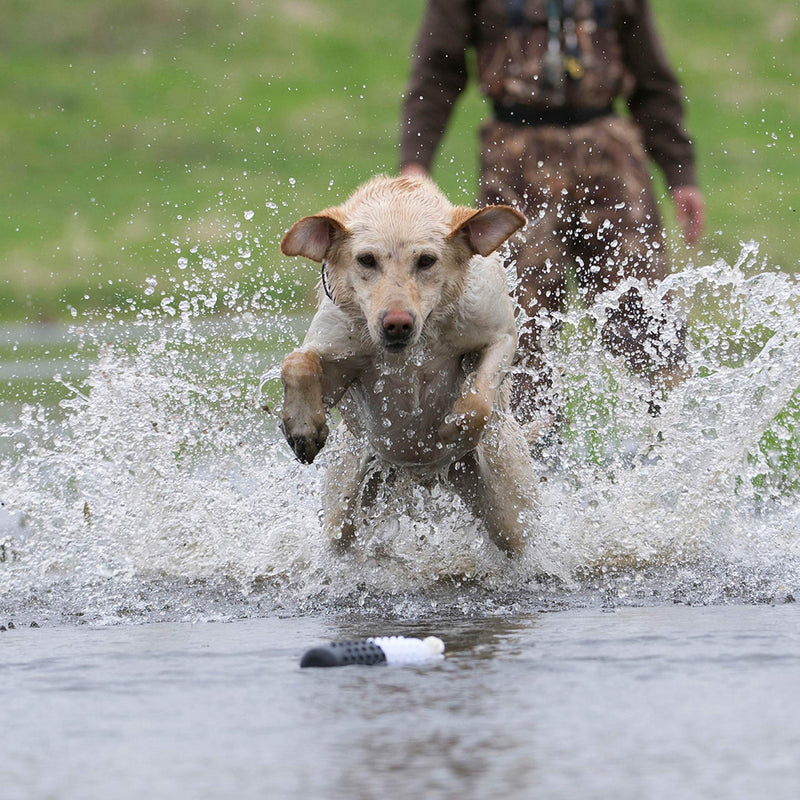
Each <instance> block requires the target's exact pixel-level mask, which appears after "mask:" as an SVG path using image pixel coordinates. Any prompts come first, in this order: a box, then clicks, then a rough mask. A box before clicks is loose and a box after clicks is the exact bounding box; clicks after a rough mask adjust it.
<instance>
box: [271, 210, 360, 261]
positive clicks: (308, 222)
mask: <svg viewBox="0 0 800 800" xmlns="http://www.w3.org/2000/svg"><path fill="white" fill-rule="evenodd" d="M346 232H347V229H346V228H345V226H344V218H343V216H342V214H341V212H340V211H339V209H337V208H329V209H326V210H325V211H322V212H320V213H319V214H314V216H312V217H303V219H301V220H300V221H299V222H295V224H294V225H292V227H291V228H289V230H288V231H286V234H285V235H284V237H283V239H281V252H282V253H283V254H284V255H285V256H303V257H304V258H310V259H311V260H312V261H322V260H323V259H324V258H325V254H326V253H327V252H328V249H329V248H330V246H331V244H332V243H333V241H334V239H335V238H336V237H337V236H341V235H342V234H344V233H346Z"/></svg>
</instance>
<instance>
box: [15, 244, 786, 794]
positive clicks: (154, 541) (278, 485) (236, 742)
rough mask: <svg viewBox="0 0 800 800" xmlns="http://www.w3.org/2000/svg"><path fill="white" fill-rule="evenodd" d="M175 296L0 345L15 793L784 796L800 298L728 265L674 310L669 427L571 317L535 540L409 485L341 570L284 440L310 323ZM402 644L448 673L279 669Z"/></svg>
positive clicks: (746, 254) (697, 279) (684, 284)
mask: <svg viewBox="0 0 800 800" xmlns="http://www.w3.org/2000/svg"><path fill="white" fill-rule="evenodd" d="M177 269H178V270H179V271H180V277H181V280H182V281H183V280H184V279H185V278H186V276H187V267H186V265H179V267H178V268H177ZM190 278H191V279H190V280H185V281H184V282H183V284H182V285H183V286H184V287H186V288H185V289H184V291H185V294H184V295H181V294H180V292H179V291H175V292H174V296H173V297H172V299H171V300H170V303H169V304H168V308H167V309H165V308H164V306H163V303H162V304H161V306H160V308H161V311H158V310H156V311H151V312H148V313H144V312H141V313H140V314H139V316H138V318H137V319H136V320H134V321H131V320H119V319H113V318H109V319H107V320H104V321H101V322H94V323H89V322H88V321H86V322H84V321H80V320H77V321H76V324H75V325H74V326H71V328H70V329H69V330H68V331H67V332H65V333H63V334H62V333H59V334H58V335H57V336H56V337H50V339H51V341H49V342H48V341H46V340H44V341H34V340H33V339H32V338H31V337H30V335H29V334H28V333H27V331H26V330H25V329H15V330H12V331H9V332H8V341H9V342H10V343H11V344H10V345H9V347H8V348H6V349H5V350H3V351H2V359H0V377H2V378H3V380H4V386H5V388H4V392H5V394H4V395H3V396H4V398H6V400H4V403H3V406H2V412H0V436H1V437H2V438H1V439H0V487H1V488H0V501H2V503H3V507H2V511H1V512H0V624H2V625H5V626H6V627H8V622H11V621H13V623H14V624H15V628H14V629H13V630H6V631H4V632H3V631H0V671H2V685H3V687H4V691H3V699H2V703H0V715H2V719H3V721H4V722H5V724H2V725H0V752H3V754H4V758H3V760H2V766H0V785H2V786H3V787H4V793H3V797H5V796H9V797H22V798H29V797H30V798H33V797H58V798H60V797H64V798H67V797H72V796H80V797H110V796H113V797H127V796H131V797H133V796H142V795H147V796H149V797H166V796H176V795H177V796H187V797H188V796H191V797H239V798H247V797H256V796H259V797H260V796H263V795H264V794H265V793H266V794H267V795H268V796H275V797H282V798H283V797H286V798H293V797H300V796H304V797H305V796H331V797H373V796H377V795H378V794H379V793H380V794H382V795H384V796H389V797H405V796H413V795H415V794H420V795H423V796H426V797H471V796H472V797H484V796H487V795H488V794H489V793H490V792H491V793H493V794H498V795H499V796H506V797H531V796H533V797H547V798H553V797H568V796H569V797H575V796H580V797H607V796H610V795H614V796H619V797H633V796H637V797H638V796H644V797H660V796H671V797H672V796H678V797H708V796H725V797H751V796H753V795H754V794H764V793H766V792H767V791H769V793H770V796H772V797H790V796H791V797H794V796H796V795H797V790H798V783H797V782H798V775H800V770H797V769H796V768H795V767H794V764H795V762H796V758H795V754H796V749H797V744H798V738H800V716H799V715H798V710H800V709H798V707H797V706H798V700H797V697H798V695H797V692H796V686H797V678H798V668H799V667H800V659H799V656H800V647H799V646H798V613H797V611H796V608H797V605H796V604H795V603H794V600H795V598H796V597H797V596H798V592H799V591H800V518H799V517H798V515H799V513H800V504H798V497H800V469H799V467H800V458H799V457H798V453H800V428H798V420H800V397H799V396H798V377H797V376H798V375H800V319H799V317H800V304H799V301H800V282H799V281H798V280H796V279H795V278H794V277H793V276H791V275H787V274H784V273H780V272H777V271H775V270H773V269H770V268H769V267H768V265H764V264H759V262H758V257H757V250H756V248H755V247H754V246H746V247H744V248H743V251H742V256H741V258H740V260H739V262H738V263H736V264H733V265H729V264H726V263H725V262H723V261H715V262H713V263H709V264H704V265H688V266H687V267H686V268H685V269H684V270H683V271H681V272H680V273H678V274H676V275H675V276H673V277H672V278H671V279H670V281H669V282H668V283H667V284H665V285H664V286H663V287H661V290H660V291H667V290H669V291H671V292H673V293H674V296H675V302H676V308H677V310H678V311H680V313H682V314H683V315H684V316H685V317H686V318H687V319H688V321H689V331H690V337H689V339H690V340H689V344H690V350H691V363H692V369H693V375H692V377H691V378H690V379H689V380H687V381H686V382H685V383H684V384H682V385H681V386H680V387H679V388H678V389H676V390H674V391H673V392H672V394H671V395H670V397H669V399H668V402H667V403H666V404H665V405H664V408H663V412H662V414H661V415H660V416H659V417H657V418H654V417H651V416H650V415H648V414H647V412H646V407H647V391H646V387H644V386H643V384H642V382H641V381H640V380H638V379H637V378H635V377H633V376H630V375H629V374H627V373H626V372H625V370H624V368H623V367H622V366H621V365H620V364H619V363H616V362H615V361H614V360H613V359H612V358H611V357H609V356H608V354H606V353H604V352H602V351H601V350H600V349H598V346H597V337H596V335H595V334H594V321H595V320H596V319H600V318H602V315H603V313H604V311H603V308H602V307H600V306H599V307H596V308H590V309H575V310H573V311H571V312H570V313H569V314H567V315H566V316H565V317H564V319H563V320H562V322H563V325H562V327H561V330H560V332H559V334H558V336H556V337H555V338H554V340H553V342H552V350H551V352H550V358H551V360H552V362H553V365H554V367H555V375H556V380H555V383H556V389H557V391H558V392H559V394H560V396H561V397H563V398H565V401H566V403H567V407H568V410H569V417H570V419H569V423H568V426H567V428H566V430H565V433H564V437H563V441H562V442H561V443H560V444H559V445H557V446H553V447H552V448H551V450H550V451H549V452H547V453H546V454H545V459H544V461H543V463H542V465H541V468H540V469H541V484H540V487H541V505H542V528H543V529H544V530H545V531H547V537H546V538H545V539H544V540H542V541H540V542H538V543H537V546H536V547H535V548H531V550H530V551H529V552H528V553H526V554H525V555H524V556H523V557H522V558H521V559H519V560H516V561H510V560H508V559H507V558H505V556H503V555H502V554H501V553H499V551H497V549H496V548H495V547H493V545H492V544H491V542H490V541H489V540H488V539H487V537H486V536H485V534H484V532H483V531H482V529H481V526H480V525H479V524H478V522H477V521H476V520H475V519H474V518H473V517H471V515H470V514H469V512H468V511H467V509H466V508H465V507H463V506H462V505H461V504H460V503H459V502H458V501H457V500H456V499H455V498H454V497H453V496H452V495H451V494H450V493H449V491H448V490H447V488H446V487H445V486H442V485H434V486H432V487H429V488H426V489H424V490H423V489H420V488H419V487H415V486H413V485H412V484H410V483H407V482H404V481H403V480H400V481H398V482H397V483H396V484H395V485H394V486H393V487H392V489H391V492H390V493H389V492H387V493H384V495H383V496H382V497H381V498H380V502H379V503H378V506H377V508H376V510H375V511H374V512H373V513H372V514H371V516H370V517H369V518H368V519H367V520H366V521H365V524H364V526H363V529H362V530H361V532H360V534H359V542H358V545H357V547H356V548H354V550H353V551H352V552H350V553H349V554H347V555H344V556H341V555H335V554H334V553H332V552H331V550H330V548H329V547H328V544H327V542H326V541H325V539H324V536H323V534H322V530H321V526H320V520H319V508H320V500H319V490H320V489H319V487H320V478H321V475H322V470H324V468H325V459H324V458H322V459H321V460H320V463H319V464H315V465H313V466H311V467H307V466H302V465H300V464H298V463H296V462H294V461H293V460H291V459H290V457H289V452H288V448H287V447H286V445H285V444H284V443H283V442H282V441H281V439H280V436H279V434H278V431H277V426H276V417H275V409H276V408H277V404H278V403H279V397H280V388H279V383H278V381H277V372H276V369H275V367H276V365H277V364H278V363H279V360H280V357H281V355H282V354H283V353H284V352H286V351H287V350H288V349H290V348H291V347H293V346H294V345H295V343H296V342H297V340H298V337H299V336H300V335H301V333H302V330H303V326H304V324H305V321H304V320H303V319H302V318H297V317H294V316H291V315H289V314H288V312H287V311H286V310H285V309H281V308H280V307H279V306H278V305H276V304H270V303H269V302H267V301H262V302H263V305H261V306H257V305H256V304H255V303H253V304H252V305H248V304H247V303H245V302H244V301H243V300H242V298H241V297H239V296H237V294H236V293H235V292H227V291H226V290H225V288H224V287H223V286H218V285H217V286H211V287H209V286H208V285H207V284H208V282H209V281H212V280H216V281H219V280H222V279H223V278H222V276H220V275H213V276H210V275H202V274H197V275H193V276H190ZM204 281H205V283H204ZM176 286H177V284H176ZM212 295H214V296H219V297H223V296H227V297H230V298H232V300H231V302H230V304H229V305H228V307H227V312H228V313H219V312H220V308H219V304H217V307H215V309H214V311H215V313H213V314H212V313H211V311H210V310H209V309H208V306H207V304H206V303H205V302H203V301H202V298H204V297H209V296H212ZM262 295H263V297H265V298H267V300H268V295H269V292H268V287H265V289H264V292H263V293H262ZM198 298H199V299H198ZM646 299H647V301H648V302H652V303H654V304H656V303H658V302H660V299H659V295H658V293H651V294H648V296H647V298H646ZM613 300H614V298H613V297H609V298H605V299H604V302H613ZM26 353H28V354H29V357H28V356H26ZM545 612H553V613H545ZM32 623H36V624H37V625H38V626H39V627H38V628H31V627H30V625H31V624H32ZM397 633H405V634H417V633H423V634H427V633H432V634H436V635H439V636H441V638H443V639H444V641H445V642H446V644H447V647H448V655H449V657H448V659H447V660H446V661H445V663H444V664H443V665H442V666H440V667H434V668H429V669H424V670H416V669H410V670H392V669H386V670H384V671H382V672H381V671H378V672H375V671H374V668H373V671H369V672H368V671H365V670H363V669H359V668H346V669H342V670H332V671H329V672H327V673H325V674H320V673H318V672H314V673H313V674H310V673H309V671H305V670H304V671H300V670H299V668H298V661H299V657H300V655H301V654H302V651H303V650H304V649H305V648H307V647H311V646H313V645H314V644H315V643H317V642H318V641H319V640H324V639H327V638H337V637H340V636H353V637H358V638H361V637H363V636H371V635H389V634H397ZM75 787H80V791H79V792H76V790H75Z"/></svg>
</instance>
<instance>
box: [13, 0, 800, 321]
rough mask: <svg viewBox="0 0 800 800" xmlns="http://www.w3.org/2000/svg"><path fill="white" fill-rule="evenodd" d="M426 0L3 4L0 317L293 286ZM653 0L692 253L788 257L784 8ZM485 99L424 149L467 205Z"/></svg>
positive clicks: (789, 37)
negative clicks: (752, 248)
mask: <svg viewBox="0 0 800 800" xmlns="http://www.w3.org/2000/svg"><path fill="white" fill-rule="evenodd" d="M422 5H423V3H422V0H409V1H408V2H406V3H377V2H366V3H365V2H364V0H265V1H264V2H260V3H255V2H252V0H233V1H231V0H143V1H142V2H139V3H136V4H131V3H127V2H123V0H106V2H104V3H96V2H93V0H72V2H70V3H63V2H58V0H8V2H7V3H6V4H5V6H4V22H3V26H2V28H0V61H1V62H2V70H0V93H2V97H3V114H2V115H0V144H2V150H3V152H4V153H5V154H7V157H6V158H4V159H2V160H0V185H2V187H3V188H2V192H3V198H4V213H3V214H2V215H0V318H6V319H12V318H17V319H21V318H29V319H37V318H53V317H58V316H64V315H68V314H69V313H70V311H71V309H74V312H72V313H75V314H83V313H84V312H85V311H87V310H92V309H95V310H103V309H106V308H108V307H109V306H110V307H112V308H113V307H117V308H120V309H129V308H134V307H136V308H140V307H142V306H144V305H146V304H148V303H156V302H159V303H160V302H162V301H163V300H164V299H165V297H172V296H175V295H176V292H177V294H178V295H180V292H181V291H184V292H185V293H186V294H187V295H189V294H191V293H192V292H193V291H195V289H194V288H193V287H195V286H196V285H197V282H198V281H199V282H201V283H205V284H208V285H209V286H212V287H228V301H229V303H228V304H229V305H231V304H233V305H235V304H236V303H246V302H247V301H248V298H250V297H252V295H253V294H254V293H255V292H257V290H258V288H259V287H262V286H266V287H270V292H271V291H272V287H279V288H280V291H281V292H283V295H284V296H286V295H287V294H292V295H293V296H294V297H296V298H297V301H298V303H300V304H302V303H303V301H304V299H305V298H306V297H307V295H308V292H309V289H310V287H311V286H312V285H313V283H314V281H315V279H316V276H315V274H314V271H313V270H311V269H310V268H309V267H307V266H305V265H303V264H301V263H299V262H298V263H293V262H290V261H286V260H283V259H281V258H280V256H279V253H278V249H277V242H278V240H279V238H280V235H281V233H282V232H283V230H285V228H286V227H288V225H289V224H290V223H291V222H292V221H294V219H295V218H296V217H297V216H298V215H301V214H303V213H307V212H310V211H313V210H317V209H318V208H319V207H321V206H323V205H327V204H330V203H334V202H337V201H339V200H340V199H342V198H343V197H345V196H346V195H347V194H349V193H350V191H351V190H352V189H353V188H354V187H355V186H356V185H357V184H358V183H359V182H360V181H362V180H364V179H365V178H367V177H368V176H369V175H371V174H374V173H375V172H378V171H392V170H393V169H394V168H395V163H396V139H397V136H396V129H397V119H398V109H399V103H400V97H401V94H402V91H403V87H404V83H405V80H406V74H407V67H408V54H409V49H410V46H411V42H412V40H413V37H414V34H415V29H416V26H417V24H418V21H419V16H420V13H421V8H422ZM653 5H654V8H655V11H656V14H657V17H658V20H659V23H660V26H661V29H662V31H663V34H664V38H665V40H666V43H667V48H668V50H669V52H670V54H671V56H672V60H673V62H674V64H675V66H676V68H677V69H678V70H679V74H680V77H681V80H682V82H683V83H684V84H685V86H686V87H687V94H688V97H689V98H690V102H689V124H690V128H691V130H692V133H693V134H694V136H695V139H696V141H697V144H698V151H699V159H700V174H701V178H702V182H703V185H704V188H705V190H706V193H707V199H708V206H709V228H708V235H707V237H706V239H705V241H704V243H703V245H702V250H703V251H704V253H703V256H702V257H704V256H705V255H706V254H708V253H709V252H710V251H713V252H719V253H720V254H722V255H725V256H727V257H732V256H733V254H735V253H736V252H737V251H738V242H739V241H740V240H741V239H751V238H755V239H758V240H760V241H762V242H763V245H762V253H763V254H764V255H765V256H766V257H767V259H768V263H769V264H770V265H772V266H775V267H781V268H783V269H787V270H796V269H797V268H798V256H797V253H796V249H795V247H794V238H795V232H796V230H797V207H796V200H795V199H794V194H793V193H794V192H796V188H795V187H796V186H797V185H798V183H800V167H799V166H798V162H797V159H796V157H795V153H794V151H795V150H796V144H795V142H796V139H795V138H794V132H795V129H797V130H798V135H800V124H798V123H800V110H799V109H798V107H797V104H796V103H795V102H794V98H795V97H796V93H797V80H798V75H799V74H800V24H799V23H798V14H797V11H796V7H795V5H794V4H793V3H792V2H790V1H789V0H779V2H776V3H773V4H770V5H769V6H768V7H767V10H762V5H761V4H759V3H756V2H755V0H728V1H727V2H723V0H704V1H703V0H672V2H667V0H655V2H654V3H653ZM482 114H483V109H482V104H481V101H480V99H479V98H478V97H477V96H476V94H475V93H474V92H472V93H471V94H469V95H468V96H467V97H466V98H465V101H464V102H463V103H462V105H461V107H460V108H459V110H458V114H457V118H456V124H454V126H453V127H452V130H451V134H450V136H449V137H448V139H447V142H446V144H445V147H444V149H443V151H442V153H441V155H440V158H439V161H438V164H437V170H436V177H437V179H438V180H439V182H440V183H441V184H442V186H443V187H444V188H445V190H446V191H447V192H448V194H449V195H450V196H451V197H452V198H453V199H458V200H459V201H462V202H469V201H470V200H471V197H472V194H473V191H474V185H475V160H476V158H475V153H476V148H475V137H474V129H475V126H476V125H477V124H478V122H479V120H480V118H481V116H482ZM689 255H692V254H688V253H685V252H683V251H682V250H680V249H679V251H678V259H679V260H681V259H683V258H685V257H687V256H689ZM195 294H196V291H195ZM233 295H235V296H233ZM206 298H207V302H209V303H211V302H217V303H222V302H224V297H222V293H221V292H220V293H219V295H218V296H217V297H216V298H214V296H213V292H211V291H208V292H206ZM175 302H176V303H177V302H179V298H178V299H176V300H175Z"/></svg>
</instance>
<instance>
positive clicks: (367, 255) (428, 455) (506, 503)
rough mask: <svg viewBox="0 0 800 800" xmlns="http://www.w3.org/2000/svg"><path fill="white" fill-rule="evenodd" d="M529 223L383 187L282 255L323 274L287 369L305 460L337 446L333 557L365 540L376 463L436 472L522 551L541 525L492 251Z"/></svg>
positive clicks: (289, 431) (331, 497) (396, 186)
mask: <svg viewBox="0 0 800 800" xmlns="http://www.w3.org/2000/svg"><path fill="white" fill-rule="evenodd" d="M524 224H525V218H524V217H523V216H522V214H520V213H519V212H517V211H516V210H514V209H512V208H511V207H509V206H489V207H486V208H482V209H478V210H475V209H470V208H464V207H460V206H452V205H451V204H450V203H449V202H448V200H447V199H446V198H445V197H444V195H443V194H442V193H441V192H440V191H439V189H438V188H437V187H436V186H435V185H434V184H433V183H432V182H431V181H430V180H428V179H425V178H388V177H378V178H374V179H373V180H371V181H369V182H368V183H366V184H364V185H363V186H361V187H360V188H359V189H358V190H357V191H356V192H355V194H354V195H353V196H352V197H351V198H350V199H349V200H347V202H345V203H344V204H343V205H341V206H338V207H334V208H328V209H325V210H324V211H321V212H320V213H318V214H314V215H313V216H308V217H304V218H303V219H301V220H299V221H298V222H297V223H295V224H294V225H293V226H292V227H291V229H290V230H289V231H288V232H287V233H286V235H285V236H284V238H283V240H282V242H281V250H282V251H283V253H284V254H285V255H288V256H304V257H305V258H309V259H311V260H313V261H317V262H320V263H322V265H323V266H322V269H323V279H324V280H323V284H324V286H325V289H326V291H324V292H323V291H320V304H319V308H318V310H317V313H316V315H315V316H314V318H313V320H312V322H311V325H310V328H309V330H308V333H307V335H306V337H305V340H304V342H303V345H302V346H301V347H300V348H299V349H297V350H295V351H294V352H293V353H290V354H289V355H288V356H287V357H286V358H285V359H284V361H283V364H282V366H281V377H282V380H283V385H284V392H285V394H284V407H283V421H282V428H283V431H284V433H285V435H286V438H287V440H288V442H289V444H290V445H291V447H292V449H293V450H294V452H295V454H296V456H297V458H298V459H300V461H303V462H306V463H310V462H312V461H313V460H314V459H315V458H316V456H317V454H318V453H319V452H320V450H321V449H322V448H323V447H324V446H325V445H326V441H327V439H328V426H327V422H326V418H327V412H328V410H330V409H331V408H332V407H334V406H338V408H339V410H340V412H341V415H342V422H341V424H340V426H339V428H338V429H337V431H336V432H335V435H333V436H332V437H331V442H330V444H329V445H328V447H329V448H331V453H330V459H329V464H328V467H327V472H326V478H325V485H324V492H323V511H324V524H325V528H326V531H327V532H328V534H329V536H330V537H331V539H332V541H333V542H334V543H338V544H341V545H349V544H351V543H352V541H353V540H354V539H355V538H356V533H357V531H356V527H357V526H356V518H357V515H358V512H359V510H360V507H361V505H362V504H364V503H368V502H369V499H370V498H369V494H370V493H369V492H368V491H365V487H364V484H365V479H366V476H367V474H368V472H369V471H370V470H373V468H374V467H375V465H376V463H377V464H378V465H380V464H381V463H383V464H385V465H386V466H387V467H388V466H389V465H391V466H392V467H393V468H395V469H396V468H401V469H403V468H405V469H407V470H408V471H409V472H410V473H412V474H417V475H419V476H420V478H421V479H423V478H425V477H429V476H430V475H431V474H435V473H439V474H442V475H445V476H447V478H448V479H449V480H450V481H451V482H452V484H453V486H454V488H455V489H456V491H457V492H458V493H459V494H460V495H461V496H462V497H463V498H464V499H465V500H466V501H467V503H468V504H469V506H470V507H471V508H472V509H473V510H474V511H475V512H476V513H477V514H478V515H479V516H480V517H481V518H482V519H483V520H484V521H485V523H486V526H487V529H488V531H489V534H490V535H491V537H492V539H493V540H494V541H495V543H496V544H497V545H498V546H499V547H500V548H502V549H503V550H505V551H506V552H507V553H509V554H515V553H519V552H520V551H522V550H523V549H524V547H525V545H526V542H527V541H528V540H529V538H531V536H532V525H534V524H535V522H536V519H537V501H536V489H535V478H534V472H533V464H532V461H531V457H530V453H529V448H528V445H527V442H526V439H525V436H524V435H523V432H522V430H521V429H520V427H519V425H518V423H517V422H516V421H515V420H514V418H513V417H512V415H511V414H510V413H509V412H507V410H506V405H507V397H506V395H507V388H506V384H505V383H504V378H505V376H506V373H507V371H508V368H509V367H510V365H511V362H512V359H513V357H514V353H515V349H516V345H517V334H516V326H515V322H514V310H513V303H512V300H511V299H510V297H509V294H508V291H507V288H506V284H505V277H504V273H503V268H502V265H501V262H500V259H499V257H498V255H497V253H496V250H497V248H498V247H500V246H501V245H502V244H503V243H504V242H505V241H506V239H508V237H509V236H511V234H513V233H514V232H515V231H516V230H518V229H519V228H521V227H522V226H523V225H524Z"/></svg>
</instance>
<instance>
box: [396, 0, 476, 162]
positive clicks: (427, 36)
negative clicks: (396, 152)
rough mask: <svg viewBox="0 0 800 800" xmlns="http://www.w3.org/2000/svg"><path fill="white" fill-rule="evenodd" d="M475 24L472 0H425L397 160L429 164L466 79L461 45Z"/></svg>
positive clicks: (465, 43)
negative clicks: (426, 1) (427, 0)
mask: <svg viewBox="0 0 800 800" xmlns="http://www.w3.org/2000/svg"><path fill="white" fill-rule="evenodd" d="M473 26H474V15H473V3H472V2H471V0H429V2H428V5H427V8H426V11H425V16H424V18H423V21H422V26H421V28H420V31H419V34H418V36H417V41H416V45H415V47H414V51H413V56H412V66H411V77H410V80H409V82H408V88H407V90H406V94H405V97H404V100H403V108H402V117H401V121H400V166H401V167H403V166H405V165H407V164H411V163H416V164H420V165H422V166H424V167H426V168H427V169H430V166H431V163H432V162H433V157H434V155H435V153H436V148H437V147H438V146H439V143H440V141H441V139H442V136H443V135H444V132H445V129H446V128H447V123H448V121H449V119H450V116H451V114H452V112H453V108H454V106H455V102H456V100H457V99H458V96H459V95H460V94H461V92H462V90H463V89H464V87H465V85H466V83H467V64H466V51H467V49H468V48H469V47H470V45H471V32H472V30H473Z"/></svg>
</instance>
